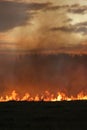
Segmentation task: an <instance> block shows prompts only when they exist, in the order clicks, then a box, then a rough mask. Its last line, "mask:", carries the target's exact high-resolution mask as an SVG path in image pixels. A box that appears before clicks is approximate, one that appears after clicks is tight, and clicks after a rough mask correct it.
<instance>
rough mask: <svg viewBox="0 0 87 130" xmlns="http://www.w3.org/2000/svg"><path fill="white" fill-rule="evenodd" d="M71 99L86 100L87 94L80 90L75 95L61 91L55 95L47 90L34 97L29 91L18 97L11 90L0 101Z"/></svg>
mask: <svg viewBox="0 0 87 130" xmlns="http://www.w3.org/2000/svg"><path fill="white" fill-rule="evenodd" d="M11 100H14V101H63V100H66V101H71V100H87V95H86V94H84V92H80V93H79V94H78V95H77V96H76V97H74V96H70V97H68V96H67V95H66V94H65V93H63V92H58V93H57V96H55V95H54V94H50V92H49V91H45V92H44V94H43V95H41V96H40V95H36V96H35V97H32V96H31V95H30V94H29V93H25V94H24V96H23V97H20V96H19V94H18V93H17V92H16V91H15V90H13V91H12V93H11V94H10V95H6V96H1V97H0V102H5V101H11Z"/></svg>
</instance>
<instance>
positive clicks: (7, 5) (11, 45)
mask: <svg viewBox="0 0 87 130" xmlns="http://www.w3.org/2000/svg"><path fill="white" fill-rule="evenodd" d="M86 47H87V0H84V1H83V0H77V1H76V0H0V50H29V51H31V50H42V51H46V50H51V51H53V50H56V51H57V52H66V53H67V52H69V53H86V51H87V50H86Z"/></svg>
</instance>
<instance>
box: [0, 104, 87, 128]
mask: <svg viewBox="0 0 87 130" xmlns="http://www.w3.org/2000/svg"><path fill="white" fill-rule="evenodd" d="M0 130H87V101H71V102H66V101H62V102H15V101H10V102H4V103H0Z"/></svg>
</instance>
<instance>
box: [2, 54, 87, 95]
mask: <svg viewBox="0 0 87 130" xmlns="http://www.w3.org/2000/svg"><path fill="white" fill-rule="evenodd" d="M86 66H87V55H82V56H79V55H75V56H74V57H73V56H71V55H68V54H58V55H53V54H52V55H38V54H33V55H31V54H16V53H14V54H13V53H12V54H10V55H9V54H8V55H7V54H6V55H5V54H3V55H2V56H0V83H1V84H0V94H2V93H7V92H10V91H12V90H13V89H15V90H17V91H18V92H19V93H22V94H23V93H24V92H30V93H31V94H33V95H35V94H37V93H38V94H40V93H43V92H44V91H45V90H49V91H50V92H53V93H57V91H58V90H61V91H63V92H66V93H67V94H68V95H76V94H77V93H79V92H80V91H85V92H86V91H87V88H86V87H87V80H86V79H87V69H86Z"/></svg>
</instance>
